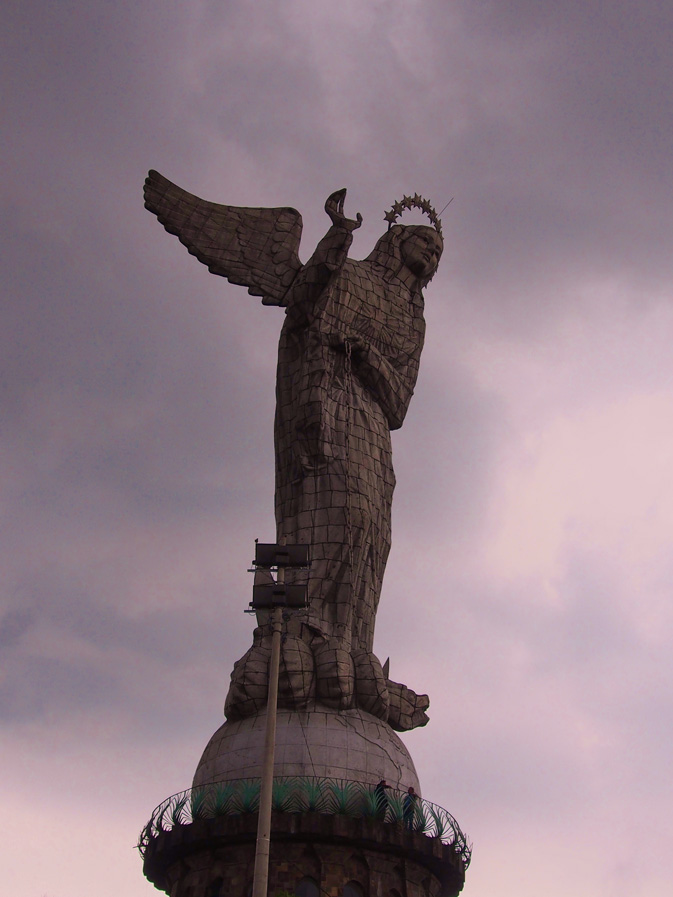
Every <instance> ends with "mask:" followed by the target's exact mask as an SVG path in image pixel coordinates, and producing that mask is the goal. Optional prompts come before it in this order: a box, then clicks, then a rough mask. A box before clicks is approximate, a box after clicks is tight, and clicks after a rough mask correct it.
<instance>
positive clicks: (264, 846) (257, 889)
mask: <svg viewBox="0 0 673 897" xmlns="http://www.w3.org/2000/svg"><path fill="white" fill-rule="evenodd" d="M284 572H285V571H284V570H282V569H280V570H278V581H279V582H280V581H281V580H282V578H283V577H282V574H283V573H284ZM271 626H272V629H273V634H272V636H271V661H270V664H269V697H268V701H267V705H266V740H265V742H264V765H263V767H262V787H261V790H260V794H259V820H258V822H257V846H256V852H255V875H254V879H253V885H252V897H267V891H268V889H269V847H270V844H271V796H272V793H273V761H274V754H275V750H276V711H277V709H278V671H279V668H280V633H281V629H282V626H283V609H282V607H274V609H273V611H272V613H271Z"/></svg>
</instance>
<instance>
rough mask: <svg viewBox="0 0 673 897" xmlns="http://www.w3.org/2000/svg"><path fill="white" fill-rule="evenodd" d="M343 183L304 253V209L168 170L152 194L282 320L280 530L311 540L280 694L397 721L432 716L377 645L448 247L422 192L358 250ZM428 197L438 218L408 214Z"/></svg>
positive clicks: (256, 697) (251, 690) (287, 637)
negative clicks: (426, 312) (362, 255)
mask: <svg viewBox="0 0 673 897" xmlns="http://www.w3.org/2000/svg"><path fill="white" fill-rule="evenodd" d="M345 197H346V190H339V191H337V192H335V193H333V194H332V195H331V196H330V197H329V198H328V199H327V202H326V203H325V211H326V213H327V215H328V216H329V218H330V221H331V226H330V227H329V229H328V231H327V233H326V234H325V236H324V237H323V238H322V240H321V241H320V242H319V243H318V246H317V247H316V249H315V252H314V253H313V255H312V256H311V258H310V260H309V261H308V262H307V263H306V264H302V263H301V261H300V260H299V256H298V249H299V243H300V240H301V231H302V220H301V215H300V214H299V212H297V211H296V210H295V209H291V208H275V209H261V208H242V207H237V206H226V205H219V204H217V203H212V202H208V201H206V200H203V199H200V198H199V197H197V196H194V195H193V194H191V193H188V192H187V191H185V190H183V189H182V188H180V187H178V186H177V185H176V184H173V183H172V182H171V181H169V180H168V179H167V178H165V177H163V176H162V175H160V174H159V173H158V172H156V171H150V173H149V175H148V178H147V180H146V182H145V206H146V208H147V209H149V210H150V211H151V212H153V213H154V214H155V215H156V216H157V218H158V219H159V221H160V222H161V224H163V226H164V227H165V228H166V230H167V231H168V232H169V233H172V234H175V235H176V236H177V237H178V239H179V240H180V242H181V243H183V244H184V245H185V246H186V247H187V249H188V250H189V252H190V253H191V254H192V255H194V256H196V258H197V259H198V260H199V261H200V262H202V263H203V264H204V265H206V266H207V267H208V270H209V271H211V272H212V273H213V274H219V275H220V276H222V277H226V278H227V280H229V281H230V282H231V283H234V284H239V285H241V286H245V287H247V288H248V292H249V293H251V294H252V295H253V296H261V298H262V302H263V304H265V305H276V306H281V307H283V308H284V309H285V319H284V322H283V326H282V329H281V334H280V341H279V348H278V368H277V379H276V416H275V424H274V443H275V459H276V485H275V512H276V527H277V534H276V537H277V541H279V542H281V541H285V542H286V543H287V544H296V543H302V544H308V545H309V546H310V555H311V567H310V570H309V574H308V596H309V606H308V608H307V609H306V611H301V612H297V613H295V614H293V615H292V618H291V619H290V620H289V621H287V622H286V623H285V628H286V629H285V633H284V638H283V649H282V651H283V653H282V658H281V681H280V690H279V706H285V707H290V708H296V709H300V708H303V707H307V706H309V705H310V704H311V703H312V702H318V703H321V704H324V705H327V706H328V707H331V708H334V709H336V710H345V709H349V708H352V707H359V708H361V709H362V710H365V711H367V712H369V713H372V714H374V715H375V716H378V717H380V718H381V719H384V720H387V722H388V723H389V724H390V725H391V726H392V727H393V728H396V729H398V730H403V729H411V728H414V727H415V726H419V725H424V724H425V723H426V722H427V719H428V717H427V714H426V713H425V710H426V709H427V707H428V704H429V701H428V698H427V696H426V695H417V694H416V693H415V692H413V691H412V690H411V689H409V688H407V687H406V686H405V685H402V684H401V683H398V682H393V681H392V680H390V679H389V678H388V675H387V669H386V670H385V671H384V669H383V668H382V666H381V663H380V662H379V660H378V658H377V657H376V655H375V654H374V653H373V641H374V624H375V619H376V611H377V607H378V602H379V598H380V594H381V586H382V582H383V574H384V571H385V566H386V561H387V558H388V552H389V550H390V515H391V506H392V498H393V490H394V487H395V475H394V472H393V465H392V450H391V439H390V432H391V430H395V429H397V428H399V427H401V426H402V423H403V421H404V417H405V415H406V412H407V409H408V407H409V402H410V401H411V397H412V395H413V391H414V386H415V383H416V378H417V375H418V368H419V362H420V356H421V351H422V348H423V340H424V335H425V322H424V318H423V304H424V299H423V293H422V289H423V288H424V287H425V286H426V284H427V283H428V282H429V280H430V279H431V278H432V276H433V275H434V273H435V271H436V270H437V266H438V264H439V259H440V257H441V254H442V250H443V241H442V235H441V223H440V222H439V219H438V218H437V215H436V213H435V212H434V210H433V209H432V207H431V206H430V204H429V203H428V202H427V200H424V199H422V198H421V197H419V196H418V195H417V194H416V195H415V196H414V197H410V196H405V197H404V199H403V200H401V201H400V202H396V203H395V204H394V205H393V207H392V209H391V211H390V212H388V213H387V214H386V216H385V218H386V220H387V221H388V230H387V232H386V233H385V234H384V235H383V236H382V237H381V238H380V239H379V240H378V242H377V243H376V246H375V247H374V250H373V251H372V253H371V254H370V255H369V256H368V257H367V258H366V259H363V260H360V261H357V260H353V259H349V258H348V250H349V248H350V246H351V243H352V240H353V231H354V230H355V229H357V228H358V227H360V225H361V223H362V217H361V215H360V214H358V215H357V216H356V218H355V219H349V218H347V217H346V216H345V214H344V201H345ZM413 207H415V208H419V209H421V210H422V211H423V212H425V213H426V214H427V215H428V217H429V218H430V221H431V224H432V226H425V225H406V226H405V225H401V224H398V223H397V219H398V218H399V216H400V215H401V213H402V212H403V211H404V210H405V209H410V208H413ZM269 657H270V634H269V632H268V631H267V627H265V626H258V627H257V629H255V632H254V635H253V644H252V646H251V648H250V649H249V650H248V651H247V652H246V654H245V655H244V656H243V657H242V658H241V659H240V660H239V661H238V662H237V663H236V664H235V666H234V670H233V673H232V677H231V684H230V688H229V693H228V695H227V700H226V703H225V713H226V715H227V717H228V718H229V719H237V718H242V717H245V716H250V715H252V714H255V713H257V712H258V711H259V710H261V709H262V708H263V707H264V706H265V704H266V698H267V672H266V671H267V667H268V660H269Z"/></svg>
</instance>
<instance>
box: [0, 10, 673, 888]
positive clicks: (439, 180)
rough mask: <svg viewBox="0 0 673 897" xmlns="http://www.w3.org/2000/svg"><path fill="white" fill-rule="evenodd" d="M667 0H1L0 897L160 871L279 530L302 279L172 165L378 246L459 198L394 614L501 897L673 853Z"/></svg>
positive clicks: (436, 306) (652, 862) (445, 763)
mask: <svg viewBox="0 0 673 897" xmlns="http://www.w3.org/2000/svg"><path fill="white" fill-rule="evenodd" d="M672 26H673V11H672V8H671V6H670V4H669V3H666V2H664V0H641V2H638V3H636V2H635V0H630V2H626V0H612V2H610V3H608V2H598V0H590V2H574V0H559V2H556V3H543V2H537V0H536V2H530V0H498V2H495V0H494V2H485V0H483V2H476V3H468V2H466V0H465V2H450V0H357V2H356V0H340V2H338V3H337V2H325V0H275V2H270V0H256V2H252V0H249V2H243V0H230V2H225V0H217V2H216V0H183V2H173V0H163V2H160V0H145V2H128V0H118V2H116V3H104V2H101V0H93V2H91V0H88V2H83V0H59V2H58V3H55V2H44V0H41V2H40V0H21V2H18V0H10V2H9V3H8V4H6V7H5V16H4V24H3V29H2V36H1V37H0V40H1V41H2V53H1V54H0V66H2V78H3V83H4V85H5V89H6V90H5V95H4V98H3V105H4V111H3V119H4V125H3V144H4V146H3V149H2V152H3V155H5V161H4V163H3V168H4V173H5V176H4V178H3V180H2V186H1V187H0V190H1V194H0V195H1V198H2V203H1V214H2V220H3V225H4V226H3V233H4V239H3V242H2V247H1V252H2V255H3V258H4V263H3V268H4V271H5V273H4V274H3V297H2V305H3V315H2V317H3V324H2V328H1V330H0V342H1V343H2V345H1V359H2V360H1V370H2V375H1V378H0V396H1V397H2V418H1V425H0V426H1V431H2V433H1V438H2V449H1V454H0V472H1V479H2V490H3V503H2V527H3V538H2V542H1V546H0V552H1V555H2V556H1V559H0V561H1V562H0V568H1V569H2V582H3V585H2V595H1V600H2V618H1V622H0V647H1V649H2V658H3V659H2V662H1V668H2V674H1V675H2V679H0V701H1V711H0V712H1V722H2V729H3V731H2V752H1V753H2V780H1V787H2V809H1V810H0V814H1V820H2V827H3V836H2V837H3V855H4V858H3V862H2V868H3V891H4V893H6V894H7V895H8V897H89V895H91V894H93V893H95V894H96V895H97V897H120V895H124V897H149V895H150V894H151V893H154V889H153V888H152V886H151V885H150V884H149V883H147V882H146V881H145V880H144V879H143V877H142V871H141V863H140V860H139V857H138V855H137V851H135V850H134V844H135V841H136V837H137V834H138V831H139V830H140V828H141V826H142V825H143V824H144V823H145V821H146V820H147V819H148V818H149V815H150V812H151V810H152V809H153V807H154V806H155V805H156V804H157V803H159V802H160V801H161V800H162V799H163V798H165V797H167V796H168V795H169V794H171V793H173V792H175V791H178V790H180V789H182V788H185V787H187V786H188V785H189V784H190V780H191V776H192V773H193V770H194V768H195V766H196V763H197V761H198V758H199V756H200V753H201V750H202V749H203V747H204V745H205V744H206V742H207V740H208V738H209V737H210V735H211V734H212V732H213V731H214V730H215V728H217V726H218V725H219V724H220V721H221V714H222V710H221V707H222V702H223V700H224V695H225V692H226V688H227V681H228V677H229V673H230V671H231V667H232V664H233V661H234V660H235V659H236V658H237V657H238V656H240V655H241V654H242V653H243V652H244V651H245V650H246V649H247V647H248V645H249V642H250V629H251V620H250V618H249V617H247V616H245V615H244V614H243V609H244V607H245V606H246V604H247V602H248V601H249V598H250V588H251V582H250V577H249V575H248V574H247V573H246V567H247V566H248V564H249V561H250V559H251V556H252V544H253V540H254V538H255V537H260V538H261V539H262V540H264V539H270V538H272V537H273V532H274V529H273V449H272V421H273V405H274V377H275V346H276V341H277V336H278V332H279V329H280V326H281V319H282V312H279V310H278V309H274V308H263V307H262V306H261V304H260V302H259V300H258V299H255V298H253V297H250V296H248V295H247V293H246V291H245V290H243V289H242V288H236V287H233V286H230V285H229V284H227V282H226V281H224V280H223V279H221V278H216V277H213V276H212V275H210V274H208V272H207V270H206V269H205V268H204V267H203V266H201V265H199V264H198V263H197V262H196V260H195V259H193V258H192V257H190V256H189V255H188V254H187V252H186V251H185V250H184V248H183V247H181V246H180V244H179V243H178V242H177V240H175V238H173V237H170V236H169V235H167V234H166V233H165V232H164V230H163V229H162V228H161V227H160V225H159V224H158V223H157V221H156V220H155V219H154V218H153V217H152V216H151V215H150V214H149V213H148V212H146V211H145V210H144V209H143V205H142V183H143V179H144V177H145V173H146V170H147V169H148V168H150V167H153V168H157V169H159V170H160V171H161V172H162V173H164V174H165V175H167V176H168V177H170V178H171V179H172V180H175V181H177V182H178V183H179V184H180V185H181V186H183V187H185V188H186V189H188V190H190V191H191V192H194V193H197V194H198V195H201V196H203V197H205V198H208V199H212V200H214V201H219V202H226V203H230V204H235V205H236V204H237V205H252V206H254V205H267V206H278V205H291V206H294V207H296V208H298V209H299V210H300V211H301V212H302V214H303V216H304V237H303V242H302V250H301V256H302V258H303V259H304V260H306V259H307V258H308V256H309V255H310V253H311V251H312V249H313V247H314V245H315V243H316V242H317V240H318V239H319V238H320V236H321V235H322V233H323V231H324V229H325V228H326V226H327V224H328V219H327V217H326V216H325V214H324V212H323V210H322V206H323V203H324V200H325V198H326V197H327V195H328V194H329V193H331V192H332V191H333V190H335V189H337V188H340V187H343V186H345V187H348V191H349V192H348V197H347V200H346V211H347V213H349V214H350V215H353V216H354V214H355V212H357V211H360V212H361V213H362V215H363V216H364V224H363V226H362V228H361V229H360V230H359V231H358V232H357V233H356V235H355V243H354V246H353V250H352V253H351V254H352V255H353V256H354V257H360V258H362V257H364V256H366V255H367V254H368V253H369V251H370V249H371V248H372V246H373V244H374V241H375V240H376V238H377V237H378V236H379V235H380V234H381V233H382V232H383V230H384V227H385V225H384V222H383V220H382V216H383V213H384V211H385V210H386V209H387V208H388V207H389V206H390V205H391V203H392V202H393V200H395V199H397V198H400V197H401V196H402V195H403V194H404V193H408V192H411V193H414V192H418V193H421V194H423V195H425V196H428V197H429V198H430V199H431V200H432V202H433V203H434V204H435V206H436V207H437V209H440V208H441V207H442V206H443V205H444V204H445V203H446V202H448V201H449V199H451V197H454V200H453V202H452V204H451V205H450V206H449V208H448V209H447V211H446V212H445V214H444V216H443V217H444V233H445V241H446V250H445V256H444V259H443V261H442V265H441V268H440V271H439V274H438V275H437V277H436V278H435V280H434V281H433V283H432V284H431V286H430V287H429V288H428V290H427V306H426V307H427V315H426V317H427V321H428V338H427V343H426V349H425V353H424V357H423V362H422V366H421V375H420V378H419V382H418V387H417V391H416V396H415V398H414V401H413V403H412V406H411V409H410V412H409V415H408V417H407V420H406V423H405V426H404V429H403V430H402V431H400V432H399V433H397V434H396V435H395V441H394V450H395V462H396V472H397V479H398V489H397V493H396V501H395V507H394V519H393V528H394V534H393V550H392V554H391V559H390V563H389V567H388V571H387V575H386V582H385V584H384V593H383V598H382V603H381V609H380V613H379V617H378V628H377V638H376V645H375V648H376V650H377V653H378V654H379V655H380V656H381V658H382V659H385V658H386V657H387V656H388V655H390V657H391V675H392V677H393V678H395V679H399V680H400V681H404V682H407V683H408V684H409V685H411V686H412V687H415V688H417V689H418V690H421V691H423V690H427V691H428V692H429V693H430V696H431V700H432V704H431V708H430V712H431V722H430V724H429V725H428V726H427V728H425V729H423V730H417V731H415V732H412V733H410V734H409V735H408V736H406V738H405V741H406V743H407V745H408V747H409V748H410V750H411V752H412V755H413V756H414V759H415V761H416V765H417V767H418V771H419V775H420V777H421V783H422V785H423V790H424V794H425V796H427V797H428V798H430V799H431V800H433V801H435V802H436V803H439V804H440V805H442V806H444V807H446V808H447V809H448V810H450V811H451V812H452V813H453V814H454V815H455V816H456V817H457V818H458V820H459V822H460V823H461V825H462V826H463V827H464V829H465V830H466V831H467V832H468V834H469V835H470V837H471V838H472V840H473V842H474V861H473V864H472V867H471V869H470V870H469V874H468V879H467V885H466V890H465V894H466V895H470V897H496V895H497V897H539V895H541V894H544V895H545V897H567V895H568V894H572V895H573V897H669V895H670V894H671V888H672V886H673V852H672V851H671V844H670V835H671V808H672V807H673V769H672V765H673V764H672V759H671V758H672V754H673V751H672V747H671V745H672V742H673V711H672V708H671V694H672V692H673V660H672V659H671V639H672V635H673V600H672V596H671V584H672V582H673V558H672V554H671V550H670V543H671V535H672V533H673V476H672V474H671V459H672V457H673V404H672V400H673V357H672V353H671V344H672V341H673V296H672V292H671V282H672V275H673V252H672V251H671V235H672V232H673V229H672V227H671V222H672V200H673V195H672V194H673V190H672V186H673V166H672V164H671V139H672V134H673V127H672V120H673V115H672V113H673V93H672V91H671V85H672V83H673V62H672V56H671V46H672V44H673V27H672Z"/></svg>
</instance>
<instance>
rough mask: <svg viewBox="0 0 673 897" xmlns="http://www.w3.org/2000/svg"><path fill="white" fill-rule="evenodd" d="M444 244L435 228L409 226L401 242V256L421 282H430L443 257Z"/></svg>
mask: <svg viewBox="0 0 673 897" xmlns="http://www.w3.org/2000/svg"><path fill="white" fill-rule="evenodd" d="M443 249H444V242H443V240H442V238H441V236H440V235H439V233H438V232H437V231H436V230H435V228H434V227H427V226H426V225H407V226H406V227H405V228H404V232H403V234H402V237H401V242H400V254H401V256H402V261H403V262H404V265H405V267H406V268H408V269H409V270H410V271H411V273H412V274H415V275H416V277H418V279H419V280H420V281H421V283H422V285H423V286H425V284H426V283H427V282H428V281H429V280H430V278H431V277H432V276H433V274H434V273H435V271H436V270H437V266H438V265H439V260H440V258H441V257H442V251H443Z"/></svg>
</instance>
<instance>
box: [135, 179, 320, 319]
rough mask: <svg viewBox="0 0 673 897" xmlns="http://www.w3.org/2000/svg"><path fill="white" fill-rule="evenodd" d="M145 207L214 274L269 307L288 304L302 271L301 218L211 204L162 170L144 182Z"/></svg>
mask: <svg viewBox="0 0 673 897" xmlns="http://www.w3.org/2000/svg"><path fill="white" fill-rule="evenodd" d="M145 208H146V209H149V210H150V212H154V214H155V215H156V216H157V218H158V219H159V221H160V222H161V224H163V226H164V227H165V228H166V230H167V231H168V232H169V233H170V234H175V235H176V236H177V237H178V238H179V240H180V242H181V243H184V245H185V246H186V247H187V249H188V250H189V251H190V252H191V254H192V255H195V256H196V257H197V259H198V260H199V261H200V262H203V264H204V265H207V266H208V270H209V271H211V272H212V273H213V274H220V275H221V276H222V277H226V278H227V280H229V281H231V283H237V284H240V285H241V286H244V287H247V288H248V292H249V293H251V294H252V295H253V296H262V302H263V303H264V305H285V304H286V299H285V297H286V294H287V291H288V289H289V287H290V284H291V283H292V281H293V280H294V278H295V277H296V275H297V272H298V271H299V269H300V268H301V266H302V265H301V262H300V261H299V256H298V255H297V250H298V249H299V241H300V239H301V228H302V221H301V215H300V214H299V212H297V211H296V209H246V208H241V207H238V206H222V205H218V204H217V203H214V202H206V200H204V199H199V197H198V196H194V195H193V194H192V193H187V191H186V190H183V189H182V188H181V187H178V186H177V185H176V184H173V183H171V181H169V180H168V178H165V177H164V176H163V175H161V174H159V172H158V171H150V173H149V175H148V176H147V180H146V181H145Z"/></svg>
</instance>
